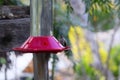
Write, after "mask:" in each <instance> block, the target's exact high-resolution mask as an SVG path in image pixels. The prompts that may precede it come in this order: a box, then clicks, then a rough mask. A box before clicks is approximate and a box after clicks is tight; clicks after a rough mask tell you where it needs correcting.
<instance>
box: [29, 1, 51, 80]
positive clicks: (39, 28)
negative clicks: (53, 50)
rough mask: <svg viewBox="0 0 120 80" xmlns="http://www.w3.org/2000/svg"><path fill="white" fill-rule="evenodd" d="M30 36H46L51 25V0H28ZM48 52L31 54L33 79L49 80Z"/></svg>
mask: <svg viewBox="0 0 120 80" xmlns="http://www.w3.org/2000/svg"><path fill="white" fill-rule="evenodd" d="M30 6H31V7H30V9H31V31H30V34H31V36H41V35H42V36H48V35H50V30H51V27H52V0H30ZM49 56H50V55H49V54H46V53H40V54H33V64H34V80H49V72H48V60H49Z"/></svg>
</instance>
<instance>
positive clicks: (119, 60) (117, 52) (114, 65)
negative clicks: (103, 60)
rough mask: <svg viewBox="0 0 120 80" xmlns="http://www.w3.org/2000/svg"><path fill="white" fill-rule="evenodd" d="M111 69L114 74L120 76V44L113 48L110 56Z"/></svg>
mask: <svg viewBox="0 0 120 80" xmlns="http://www.w3.org/2000/svg"><path fill="white" fill-rule="evenodd" d="M109 64H110V69H111V71H112V72H113V74H114V76H116V77H118V76H119V66H120V46H119V45H118V46H115V47H113V48H112V50H111V58H110V62H109Z"/></svg>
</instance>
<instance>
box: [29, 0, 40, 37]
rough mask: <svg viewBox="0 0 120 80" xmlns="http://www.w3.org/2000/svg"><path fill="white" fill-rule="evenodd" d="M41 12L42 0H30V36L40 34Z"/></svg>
mask: <svg viewBox="0 0 120 80" xmlns="http://www.w3.org/2000/svg"><path fill="white" fill-rule="evenodd" d="M41 12H42V0H30V13H31V14H30V15H31V23H30V24H31V29H30V30H31V31H30V35H32V36H40V30H41V23H40V22H41V21H40V20H41Z"/></svg>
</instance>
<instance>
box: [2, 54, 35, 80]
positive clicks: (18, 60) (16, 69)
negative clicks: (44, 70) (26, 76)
mask: <svg viewBox="0 0 120 80" xmlns="http://www.w3.org/2000/svg"><path fill="white" fill-rule="evenodd" d="M32 57H33V56H32V54H31V53H28V54H23V55H21V56H18V57H16V56H15V53H14V52H11V55H10V59H11V60H12V65H11V69H8V70H7V80H19V77H20V76H21V75H22V71H23V70H24V69H25V68H26V67H27V65H28V64H29V62H30V61H31V60H32ZM0 80H5V66H3V68H2V70H1V71H0Z"/></svg>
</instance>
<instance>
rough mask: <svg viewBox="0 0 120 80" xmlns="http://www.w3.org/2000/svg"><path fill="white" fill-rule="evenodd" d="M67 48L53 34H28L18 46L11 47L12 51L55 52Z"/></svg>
mask: <svg viewBox="0 0 120 80" xmlns="http://www.w3.org/2000/svg"><path fill="white" fill-rule="evenodd" d="M67 49H69V48H68V47H64V46H62V45H61V44H60V42H59V41H58V40H57V39H56V38H55V37H54V36H39V37H35V36H34V37H33V36H30V37H29V38H28V39H27V40H26V41H25V42H24V44H23V45H22V46H21V47H19V48H13V50H14V51H19V52H23V53H40V52H47V53H57V52H61V51H64V50H67Z"/></svg>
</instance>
